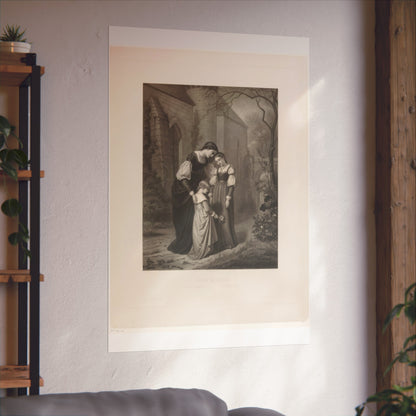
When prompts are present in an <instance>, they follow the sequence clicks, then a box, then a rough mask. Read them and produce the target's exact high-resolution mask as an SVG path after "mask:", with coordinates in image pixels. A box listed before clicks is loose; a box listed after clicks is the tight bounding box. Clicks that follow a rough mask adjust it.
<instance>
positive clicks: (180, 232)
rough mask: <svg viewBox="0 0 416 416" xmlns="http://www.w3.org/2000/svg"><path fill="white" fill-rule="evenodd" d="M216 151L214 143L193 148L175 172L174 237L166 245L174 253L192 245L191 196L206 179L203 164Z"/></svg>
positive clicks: (192, 204) (181, 252)
mask: <svg viewBox="0 0 416 416" xmlns="http://www.w3.org/2000/svg"><path fill="white" fill-rule="evenodd" d="M217 152H218V148H217V145H216V144H215V143H213V142H207V143H205V144H204V146H203V147H202V149H201V150H195V151H194V152H192V153H191V154H189V155H188V156H187V158H186V160H185V161H184V162H183V163H182V164H181V165H180V166H179V169H178V171H177V173H176V179H175V181H174V182H173V185H172V217H173V225H174V226H175V234H176V238H175V240H173V241H172V242H171V243H170V244H169V246H168V250H170V251H172V252H174V253H178V254H187V253H188V252H189V250H190V249H191V247H192V223H193V219H194V202H193V197H194V195H195V192H196V190H197V187H198V184H199V182H201V181H202V180H204V179H206V174H205V166H206V165H207V164H208V162H209V160H210V158H212V157H213V156H214V155H215V154H216V153H217Z"/></svg>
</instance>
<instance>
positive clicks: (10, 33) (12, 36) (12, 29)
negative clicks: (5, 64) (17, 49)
mask: <svg viewBox="0 0 416 416" xmlns="http://www.w3.org/2000/svg"><path fill="white" fill-rule="evenodd" d="M25 33H26V29H24V30H22V29H21V28H20V26H18V25H11V26H10V25H6V26H5V28H4V29H3V33H2V34H1V36H0V40H1V41H3V42H26V38H24V37H23V36H24V35H25Z"/></svg>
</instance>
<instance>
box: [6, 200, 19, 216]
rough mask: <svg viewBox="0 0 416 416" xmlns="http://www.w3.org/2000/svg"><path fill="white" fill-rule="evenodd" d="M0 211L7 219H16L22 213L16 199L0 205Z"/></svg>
mask: <svg viewBox="0 0 416 416" xmlns="http://www.w3.org/2000/svg"><path fill="white" fill-rule="evenodd" d="M1 210H2V212H3V214H5V215H7V216H8V217H17V216H18V215H19V214H20V213H21V212H22V206H21V205H20V202H19V201H18V200H17V199H15V198H11V199H7V200H6V201H4V202H3V203H2V204H1Z"/></svg>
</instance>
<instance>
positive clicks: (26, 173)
mask: <svg viewBox="0 0 416 416" xmlns="http://www.w3.org/2000/svg"><path fill="white" fill-rule="evenodd" d="M3 176H6V178H10V177H9V176H7V175H5V174H4V172H3V171H0V178H1V177H3ZM31 177H32V171H31V170H19V171H17V178H18V179H19V181H28V180H29V179H30V178H31ZM40 177H41V178H44V177H45V171H44V170H41V171H40ZM10 179H11V178H10Z"/></svg>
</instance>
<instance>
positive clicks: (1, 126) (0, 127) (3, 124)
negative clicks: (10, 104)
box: [0, 116, 14, 140]
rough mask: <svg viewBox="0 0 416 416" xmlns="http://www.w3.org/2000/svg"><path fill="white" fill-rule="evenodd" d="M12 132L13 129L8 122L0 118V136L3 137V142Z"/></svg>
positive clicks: (4, 118) (2, 117)
mask: <svg viewBox="0 0 416 416" xmlns="http://www.w3.org/2000/svg"><path fill="white" fill-rule="evenodd" d="M13 130H14V128H13V126H12V125H11V124H10V122H9V120H7V118H6V117H4V116H0V135H1V136H3V138H4V140H6V138H7V137H9V136H10V135H11V134H12V132H13Z"/></svg>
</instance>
